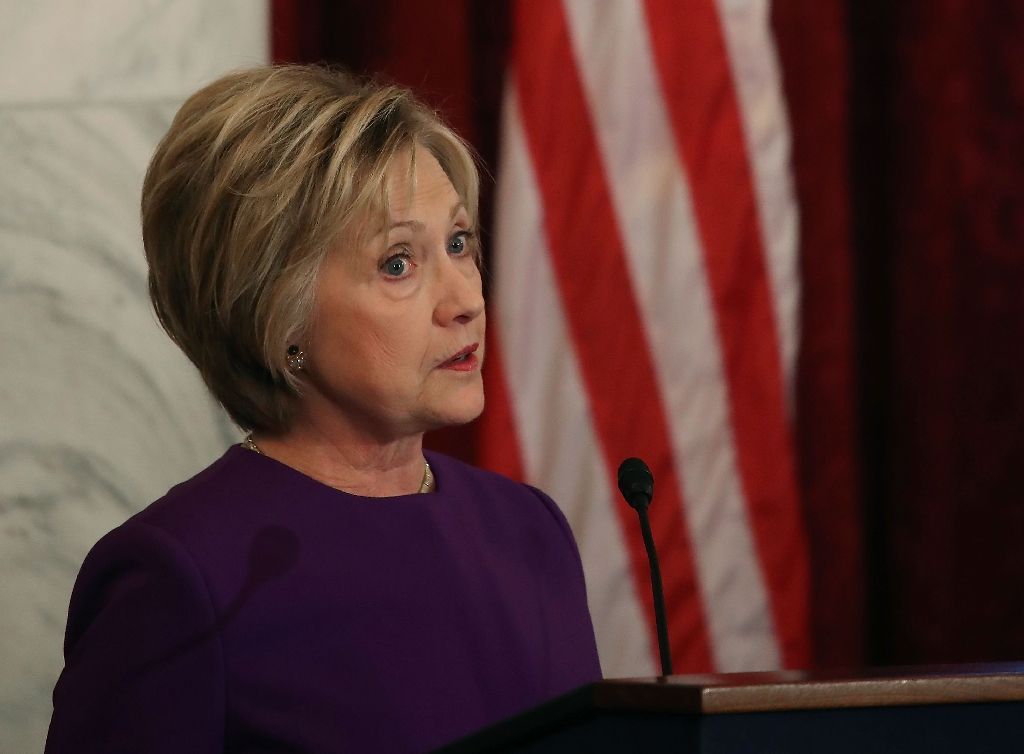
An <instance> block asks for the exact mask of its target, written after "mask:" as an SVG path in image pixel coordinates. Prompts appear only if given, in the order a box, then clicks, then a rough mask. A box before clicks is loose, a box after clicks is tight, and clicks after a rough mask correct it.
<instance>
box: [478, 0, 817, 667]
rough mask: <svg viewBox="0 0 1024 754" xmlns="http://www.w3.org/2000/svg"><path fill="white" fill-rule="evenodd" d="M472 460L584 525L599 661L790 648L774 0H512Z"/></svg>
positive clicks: (649, 663)
mask: <svg viewBox="0 0 1024 754" xmlns="http://www.w3.org/2000/svg"><path fill="white" fill-rule="evenodd" d="M513 15H514V41H513V49H512V54H511V58H510V65H509V71H508V77H507V83H506V91H505V97H504V108H503V123H502V133H501V154H500V159H499V163H498V172H497V176H498V178H497V180H498V185H497V197H496V219H495V232H494V238H493V249H492V251H493V253H492V255H491V260H492V261H491V266H492V269H491V273H492V275H493V279H494V281H495V285H494V290H493V291H492V296H491V302H490V313H491V317H492V321H491V327H490V330H491V334H490V337H491V339H492V340H491V343H490V344H489V345H490V349H489V354H488V361H489V365H488V369H487V370H486V372H487V374H486V378H487V380H488V386H487V389H488V411H487V412H485V415H484V416H485V419H484V425H483V427H482V442H483V448H482V462H483V465H485V466H489V467H491V468H495V469H498V470H500V471H504V472H506V473H509V474H510V475H513V476H518V477H520V478H523V479H525V480H526V481H528V482H530V483H532V484H535V485H537V486H538V487H541V488H542V489H544V490H545V491H547V492H548V493H549V494H551V495H552V496H553V497H554V499H555V500H556V501H558V503H559V504H560V505H561V507H562V509H563V510H564V511H565V513H566V515H567V517H568V518H569V521H570V523H571V525H572V527H573V530H574V532H575V534H576V538H577V541H578V543H579V547H580V553H581V556H582V558H583V564H584V570H585V572H586V576H587V580H588V594H589V600H590V608H591V613H592V615H593V618H594V624H595V630H596V633H597V640H598V647H599V650H600V654H601V661H602V665H603V668H604V672H605V675H607V676H624V675H650V674H654V673H656V672H657V664H656V657H657V645H656V640H655V630H654V617H653V609H652V607H651V598H650V589H649V580H648V568H647V560H646V555H645V554H644V550H643V545H642V542H641V539H640V533H639V530H638V527H637V522H636V516H635V514H634V512H633V511H632V510H631V509H629V508H628V507H627V506H626V504H625V503H624V502H623V501H622V500H621V499H620V498H619V495H618V492H617V490H616V484H615V472H616V469H617V467H618V464H619V462H620V461H621V460H622V459H623V458H625V457H627V456H640V457H642V458H644V459H645V460H646V461H647V462H648V464H649V465H650V466H651V469H652V470H653V472H654V476H655V496H654V502H653V504H652V506H651V509H650V515H651V523H652V527H653V529H654V535H655V540H656V542H657V545H658V551H659V557H660V559H661V563H662V573H663V578H664V583H665V598H666V604H667V613H668V620H669V625H670V637H671V645H672V654H673V660H674V664H675V670H676V672H707V671H712V670H716V671H743V670H755V669H769V668H778V667H798V666H805V665H807V664H808V661H809V655H810V646H809V643H810V639H809V629H808V573H807V570H808V565H807V547H806V537H805V533H804V528H803V524H802V521H801V515H800V500H799V495H798V489H797V482H796V474H795V459H794V449H793V438H792V426H791V424H792V422H791V416H792V397H791V396H792V391H793V380H794V367H795V357H796V350H797V344H798V337H799V333H798V319H797V305H798V298H799V281H798V277H797V243H798V239H797V219H798V218H797V207H796V203H795V199H794V191H793V185H792V178H791V173H790V165H789V129H788V124H787V118H786V110H785V107H784V101H783V94H782V89H781V83H780V74H779V66H778V62H777V59H776V53H775V48H774V46H773V40H772V37H771V28H770V24H769V7H768V2H767V0H685V1H682V2H681V1H679V0H646V2H641V1H640V0H636V1H634V0H607V1H602V2H595V1H594V0H564V2H555V1H551V2H545V1H543V0H530V1H524V2H518V3H516V4H515V5H514V11H513Z"/></svg>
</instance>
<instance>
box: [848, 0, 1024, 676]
mask: <svg viewBox="0 0 1024 754" xmlns="http://www.w3.org/2000/svg"><path fill="white" fill-rule="evenodd" d="M850 20H851V35H850V39H851V42H852V44H853V57H852V60H853V73H854V77H853V81H854V87H853V98H852V108H853V110H852V112H853V115H854V131H853V137H854V138H853V142H852V146H853V154H854V161H853V164H854V165H855V168H856V169H855V172H854V175H855V181H854V186H855V192H854V196H855V198H856V202H855V206H856V218H857V220H856V227H857V241H858V243H857V262H858V264H857V267H858V298H857V301H858V306H859V311H860V322H861V325H862V329H861V333H862V338H861V344H860V357H861V358H860V382H861V386H862V395H863V400H862V404H861V405H862V420H863V427H864V433H863V446H862V447H863V449H864V457H865V460H866V469H867V470H868V476H867V477H866V479H865V491H866V493H867V494H866V497H865V503H866V513H867V516H868V521H869V529H868V530H869V532H870V536H871V552H872V558H871V564H872V569H871V573H870V591H869V593H870V595H871V615H872V621H871V630H870V639H871V655H872V657H873V658H875V659H877V660H879V661H885V662H937V661H964V660H987V659H1020V658H1021V657H1022V656H1024V602H1022V601H1021V600H1020V599H1019V597H1018V595H1019V594H1020V593H1021V590H1022V587H1024V558H1022V557H1021V555H1020V552H1021V542H1022V538H1024V500H1022V497H1024V439H1022V438H1024V433H1022V429H1024V380H1022V379H1021V376H1022V371H1024V358H1022V355H1021V354H1022V350H1021V346H1020V341H1021V337H1022V335H1024V159H1022V154H1024V152H1022V147H1021V145H1022V144H1024V64H1022V62H1021V59H1020V55H1019V50H1020V47H1021V43H1022V41H1024V6H1021V5H1020V4H1019V3H1009V2H1004V3H978V2H972V1H971V0H927V1H925V0H906V1H905V2H900V3H890V2H883V1H882V0H868V1H867V2H864V1H858V2H851V3H850Z"/></svg>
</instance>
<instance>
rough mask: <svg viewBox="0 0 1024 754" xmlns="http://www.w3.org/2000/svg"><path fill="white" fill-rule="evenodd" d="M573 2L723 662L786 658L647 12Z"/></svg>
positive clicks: (582, 66)
mask: <svg viewBox="0 0 1024 754" xmlns="http://www.w3.org/2000/svg"><path fill="white" fill-rule="evenodd" d="M565 6H566V11H567V17H568V20H569V27H570V30H571V35H572V39H573V45H574V51H575V55H576V58H577V61H578V68H579V70H580V74H581V77H582V80H583V82H584V87H585V90H586V92H587V97H588V102H589V106H590V113H591V117H592V119H593V124H594V129H595V133H596V136H597V139H598V143H599V145H600V148H601V151H602V153H603V157H604V168H605V173H606V175H607V179H608V182H609V189H610V191H611V194H612V197H613V199H614V202H615V208H616V212H617V217H618V226H619V227H620V228H621V229H622V235H623V238H622V241H623V244H624V248H625V250H626V253H627V260H628V264H629V266H630V270H631V274H632V277H633V280H632V283H633V286H634V290H635V292H636V296H635V298H636V300H637V302H638V303H639V305H640V307H641V312H642V315H643V317H644V320H645V322H646V326H647V335H648V339H649V342H650V345H651V354H652V358H653V360H654V367H655V371H656V374H657V377H658V381H659V386H660V390H661V392H662V397H663V401H664V405H665V406H666V410H667V411H668V413H669V416H668V417H666V418H667V423H668V425H669V428H670V432H671V438H672V443H673V450H674V456H675V463H676V468H677V471H678V474H679V477H680V479H681V480H682V486H683V489H682V490H681V492H682V498H683V501H684V515H685V516H686V520H687V523H688V527H689V531H690V535H691V538H692V540H693V541H692V545H693V550H694V553H695V556H696V561H697V562H696V568H697V575H698V580H699V583H700V586H701V591H702V595H703V601H704V610H705V614H706V615H707V620H708V628H709V631H710V634H711V643H712V648H713V653H714V659H715V664H716V667H717V668H718V669H719V670H723V671H730V670H753V669H760V668H775V667H778V666H779V665H780V662H781V661H780V656H779V649H778V645H777V642H776V638H775V633H774V629H773V623H772V617H771V608H770V605H769V602H768V595H767V589H766V586H765V582H764V577H763V574H762V572H761V567H760V563H759V562H758V558H757V554H756V549H755V546H754V543H753V539H752V536H751V531H750V523H749V519H748V516H747V509H746V503H745V500H744V497H743V492H742V487H741V484H740V480H739V472H738V469H737V465H736V455H735V449H734V447H733V437H732V431H731V426H730V423H729V406H728V396H727V392H726V385H725V377H724V374H723V368H722V363H721V355H720V349H719V345H718V340H717V334H716V333H717V329H716V324H715V320H714V312H713V309H712V303H711V298H710V292H709V288H708V281H707V277H706V274H705V270H704V264H703V255H702V252H701V248H700V245H699V240H698V237H697V233H696V225H695V220H694V214H693V209H692V204H691V202H692V201H693V200H694V198H693V197H691V196H690V194H689V187H688V185H687V182H686V178H685V176H684V175H683V174H682V172H681V167H680V166H681V164H682V163H681V161H680V160H679V159H678V156H677V154H676V151H675V146H674V140H673V135H672V132H671V129H670V126H669V117H668V114H667V112H666V110H665V107H664V103H663V102H662V93H661V90H660V87H659V85H658V82H657V77H656V74H655V67H654V61H653V57H652V54H651V49H650V43H649V39H648V34H647V28H646V21H645V18H644V16H643V13H642V11H641V9H640V7H639V5H638V4H637V3H636V2H632V1H631V2H615V3H593V2H590V1H589V0H567V2H566V3H565ZM696 200H698V201H699V197H697V198H696ZM498 206H499V208H500V207H501V205H500V204H499V205H498Z"/></svg>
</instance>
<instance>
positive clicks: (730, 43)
mask: <svg viewBox="0 0 1024 754" xmlns="http://www.w3.org/2000/svg"><path fill="white" fill-rule="evenodd" d="M716 6H717V10H718V17H719V19H720V23H721V25H722V31H723V36H724V39H725V45H726V49H727V51H728V54H729V60H730V64H731V70H732V78H733V84H734V85H735V87H736V96H737V99H738V100H739V105H740V116H741V118H742V122H743V137H744V139H745V140H746V143H747V159H748V160H749V161H750V166H751V172H752V173H753V178H754V195H755V196H756V198H757V206H758V219H759V220H760V224H761V235H762V239H763V243H764V250H765V256H766V259H765V265H766V267H767V268H768V279H769V282H770V284H771V289H772V302H773V304H774V307H775V332H776V333H777V337H778V342H779V355H780V357H781V360H782V369H783V385H785V389H786V399H787V401H788V405H789V415H790V416H792V415H793V409H794V405H795V404H794V401H793V391H794V390H795V389H796V381H795V370H796V356H797V345H798V343H799V340H800V312H799V307H800V272H799V269H798V263H799V260H798V258H797V253H798V244H799V232H800V230H799V227H800V226H799V217H798V210H797V202H796V195H795V193H794V189H793V180H792V175H791V173H790V131H789V119H788V118H787V115H786V107H785V103H784V101H783V92H782V78H781V75H780V73H779V65H778V61H777V59H776V54H775V45H774V44H773V40H772V33H771V15H770V10H771V8H770V3H769V2H768V0H716Z"/></svg>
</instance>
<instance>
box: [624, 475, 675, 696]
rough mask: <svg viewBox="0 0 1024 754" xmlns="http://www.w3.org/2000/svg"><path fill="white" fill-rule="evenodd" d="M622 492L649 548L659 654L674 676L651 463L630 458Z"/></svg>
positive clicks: (666, 671) (667, 672)
mask: <svg viewBox="0 0 1024 754" xmlns="http://www.w3.org/2000/svg"><path fill="white" fill-rule="evenodd" d="M618 481H619V492H621V493H622V496H623V497H624V498H625V499H626V502H627V503H629V505H630V507H631V508H633V509H634V510H636V513H637V516H639V518H640V533H641V535H643V538H644V547H645V548H646V549H647V561H648V563H650V566H651V590H652V591H653V593H654V622H655V623H656V624H657V627H658V652H659V654H660V655H661V674H662V675H663V676H666V675H672V655H671V653H670V651H669V644H668V621H666V620H665V596H664V594H663V593H662V587H661V568H660V567H659V565H658V551H657V550H656V549H655V548H654V536H653V535H652V534H651V522H650V520H649V519H648V517H647V507H648V506H649V505H650V504H651V498H653V497H654V475H653V474H651V470H650V468H648V466H647V464H646V463H644V462H643V461H641V460H640V459H639V458H627V459H626V460H625V461H623V462H622V463H621V464H620V465H619V474H618Z"/></svg>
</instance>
